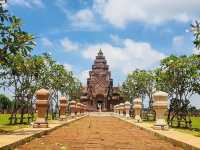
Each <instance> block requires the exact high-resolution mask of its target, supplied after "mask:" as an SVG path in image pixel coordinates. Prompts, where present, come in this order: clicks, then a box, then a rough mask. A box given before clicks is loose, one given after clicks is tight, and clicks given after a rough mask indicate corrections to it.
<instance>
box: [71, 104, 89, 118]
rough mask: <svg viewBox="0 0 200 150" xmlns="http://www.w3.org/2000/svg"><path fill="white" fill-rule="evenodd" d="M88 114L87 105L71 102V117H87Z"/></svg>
mask: <svg viewBox="0 0 200 150" xmlns="http://www.w3.org/2000/svg"><path fill="white" fill-rule="evenodd" d="M86 112H87V106H86V105H84V104H82V103H78V102H76V101H71V102H70V115H71V117H75V116H80V115H85V114H86Z"/></svg>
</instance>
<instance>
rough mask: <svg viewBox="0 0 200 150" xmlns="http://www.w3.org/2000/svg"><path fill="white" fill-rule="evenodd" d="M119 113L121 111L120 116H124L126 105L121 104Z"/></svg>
mask: <svg viewBox="0 0 200 150" xmlns="http://www.w3.org/2000/svg"><path fill="white" fill-rule="evenodd" d="M119 111H120V114H119V115H120V116H123V112H124V103H120V104H119Z"/></svg>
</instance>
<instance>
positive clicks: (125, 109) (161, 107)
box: [114, 91, 168, 129]
mask: <svg viewBox="0 0 200 150" xmlns="http://www.w3.org/2000/svg"><path fill="white" fill-rule="evenodd" d="M167 107H168V94H167V93H165V92H162V91H157V92H155V93H154V94H153V110H154V111H155V112H156V121H155V123H154V126H153V128H154V129H167V128H168V126H167V124H166V121H165V116H164V114H165V112H166V110H167ZM130 109H131V104H130V102H128V101H127V102H125V103H120V104H118V105H115V106H114V114H116V115H119V116H125V117H126V118H130V114H129V112H130ZM133 110H134V116H135V117H134V119H135V121H136V122H138V123H139V122H142V119H141V112H142V100H141V99H140V98H136V99H134V100H133Z"/></svg>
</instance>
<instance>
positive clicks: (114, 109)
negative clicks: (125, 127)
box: [113, 106, 116, 114]
mask: <svg viewBox="0 0 200 150" xmlns="http://www.w3.org/2000/svg"><path fill="white" fill-rule="evenodd" d="M113 111H114V114H116V106H114V107H113Z"/></svg>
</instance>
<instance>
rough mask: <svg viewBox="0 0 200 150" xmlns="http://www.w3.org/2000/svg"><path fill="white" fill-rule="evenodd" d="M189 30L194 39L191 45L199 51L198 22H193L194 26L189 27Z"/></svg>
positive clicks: (199, 34) (199, 31)
mask: <svg viewBox="0 0 200 150" xmlns="http://www.w3.org/2000/svg"><path fill="white" fill-rule="evenodd" d="M191 30H192V33H193V34H194V38H195V40H194V41H193V43H194V45H195V47H196V48H197V49H200V22H199V21H195V22H194V24H192V25H191Z"/></svg>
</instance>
